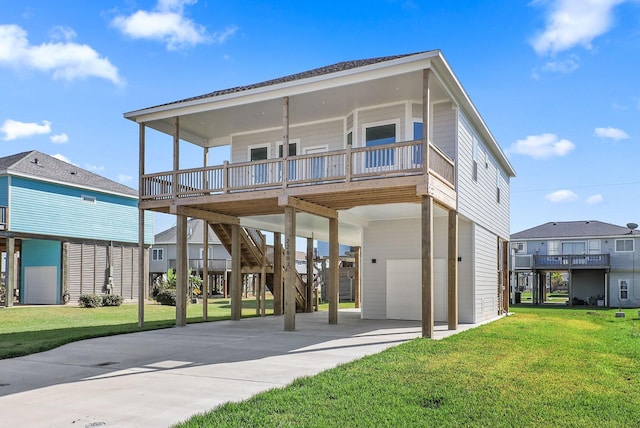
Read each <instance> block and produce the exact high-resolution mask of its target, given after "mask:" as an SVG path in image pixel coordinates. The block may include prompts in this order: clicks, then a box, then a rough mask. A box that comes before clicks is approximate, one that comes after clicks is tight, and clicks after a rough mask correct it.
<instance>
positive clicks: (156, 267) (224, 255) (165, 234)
mask: <svg viewBox="0 0 640 428" xmlns="http://www.w3.org/2000/svg"><path fill="white" fill-rule="evenodd" d="M204 225H205V222H204V221H203V220H200V219H190V220H189V221H188V222H187V258H188V263H189V269H191V273H192V274H194V275H199V276H200V277H202V272H203V267H204V258H203V248H204V247H203V245H204ZM176 242H177V228H176V226H173V227H171V228H169V229H167V230H165V231H162V232H160V233H158V234H156V236H155V238H154V243H153V248H151V251H150V252H149V273H150V274H151V276H152V278H153V277H157V276H158V275H162V274H165V273H166V272H167V270H168V269H175V268H176ZM208 270H209V274H210V275H212V276H213V277H211V278H210V282H211V284H214V283H216V282H219V281H220V280H221V279H224V280H226V273H227V272H228V271H229V270H231V255H230V254H229V252H228V251H227V250H226V248H225V247H224V245H223V244H222V242H220V239H218V236H217V235H216V234H215V233H214V232H213V230H212V229H211V227H209V264H208ZM216 276H222V278H217V277H216Z"/></svg>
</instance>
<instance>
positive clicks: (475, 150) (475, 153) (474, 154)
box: [471, 135, 480, 182]
mask: <svg viewBox="0 0 640 428" xmlns="http://www.w3.org/2000/svg"><path fill="white" fill-rule="evenodd" d="M479 146H480V142H479V141H478V139H477V138H476V137H475V135H474V136H473V147H472V149H471V159H472V162H471V163H472V169H471V179H472V180H473V181H476V182H477V181H478V158H479V157H480V147H479Z"/></svg>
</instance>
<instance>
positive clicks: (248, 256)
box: [211, 223, 307, 312]
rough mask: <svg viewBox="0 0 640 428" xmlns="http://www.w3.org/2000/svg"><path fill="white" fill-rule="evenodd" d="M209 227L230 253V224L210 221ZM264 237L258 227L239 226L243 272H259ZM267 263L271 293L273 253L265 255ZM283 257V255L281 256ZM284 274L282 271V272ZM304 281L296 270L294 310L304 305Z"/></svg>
mask: <svg viewBox="0 0 640 428" xmlns="http://www.w3.org/2000/svg"><path fill="white" fill-rule="evenodd" d="M211 229H213V231H214V232H215V234H216V235H217V236H218V238H219V239H220V242H221V243H222V245H223V246H224V247H225V248H226V250H227V251H228V252H229V254H231V233H232V232H231V230H232V225H230V224H219V223H212V224H211ZM266 248H267V246H266V237H265V236H264V234H262V232H260V231H259V230H258V229H253V228H250V227H241V228H240V266H241V268H242V271H243V273H260V268H261V265H262V259H263V251H264V250H263V249H266ZM264 258H265V260H266V263H267V276H266V278H265V280H266V284H267V288H268V289H269V291H271V293H273V289H274V274H273V269H274V267H273V254H271V257H269V254H268V251H267V255H265V257H264ZM282 259H284V257H282ZM283 275H284V272H283ZM306 286H307V285H306V283H305V281H304V280H303V278H302V276H301V275H300V274H299V273H297V272H296V311H297V312H303V311H304V310H305V307H306V293H305V288H306Z"/></svg>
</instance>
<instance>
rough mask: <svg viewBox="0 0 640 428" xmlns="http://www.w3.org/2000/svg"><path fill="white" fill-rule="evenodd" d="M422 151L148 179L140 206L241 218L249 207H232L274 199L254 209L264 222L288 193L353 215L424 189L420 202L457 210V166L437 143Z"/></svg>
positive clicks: (286, 161)
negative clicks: (208, 210) (205, 209)
mask: <svg viewBox="0 0 640 428" xmlns="http://www.w3.org/2000/svg"><path fill="white" fill-rule="evenodd" d="M423 147H424V144H423V141H422V140H416V141H406V142H398V143H392V144H385V145H377V146H372V147H359V148H352V147H351V146H347V149H345V150H336V151H328V152H322V153H314V154H305V155H298V156H290V157H287V158H275V159H266V160H259V161H252V162H239V163H229V162H225V163H224V164H223V165H216V166H208V167H202V168H190V169H183V170H178V171H165V172H158V173H152V174H144V175H143V176H142V187H141V189H140V198H141V206H144V207H148V208H151V209H156V210H162V207H163V206H165V207H169V206H170V205H171V204H172V203H173V201H177V200H180V203H181V204H185V203H186V202H187V200H188V199H189V198H191V199H192V200H193V202H194V205H203V204H205V205H206V204H216V202H219V203H221V204H222V203H224V208H223V209H222V210H221V212H227V213H229V214H238V213H240V212H242V211H243V210H246V208H247V207H246V202H244V203H243V204H241V205H237V207H236V209H235V210H234V202H235V203H236V204H237V203H238V202H239V201H242V200H245V201H246V200H250V199H256V200H258V199H261V200H263V201H265V200H269V199H270V200H271V201H272V202H271V205H269V203H266V204H263V205H262V206H261V208H258V206H256V205H253V206H252V207H251V209H252V210H254V211H255V210H258V211H261V212H262V213H265V214H267V213H272V212H276V211H279V209H278V202H277V198H278V196H279V195H280V194H282V193H283V190H286V193H287V195H289V196H300V197H303V198H304V199H305V200H307V201H310V202H314V203H317V204H320V205H323V206H328V207H331V208H334V209H348V208H351V207H352V206H355V205H366V204H371V203H393V202H412V201H417V200H419V192H420V189H421V188H422V189H423V192H425V193H423V194H426V193H427V192H428V193H429V194H431V195H433V196H435V197H436V198H437V199H439V200H441V202H444V203H446V204H447V205H452V204H453V205H455V184H454V183H455V165H454V161H453V160H452V159H450V158H449V157H448V156H447V155H446V154H445V153H444V152H442V151H441V150H440V149H439V148H438V147H436V146H435V145H434V144H432V143H429V144H428V145H427V147H428V154H427V156H423ZM425 159H427V160H426V162H425ZM424 164H427V165H428V168H424V167H423V165H424ZM416 189H418V190H416ZM367 190H375V193H373V192H367Z"/></svg>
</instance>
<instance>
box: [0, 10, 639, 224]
mask: <svg viewBox="0 0 640 428" xmlns="http://www.w3.org/2000/svg"><path fill="white" fill-rule="evenodd" d="M431 49H441V50H442V52H443V54H444V56H445V57H446V58H447V60H448V61H449V63H450V64H451V66H452V68H453V70H454V72H455V73H456V74H457V76H458V78H459V79H460V81H461V83H462V85H463V86H464V87H465V89H466V91H467V93H468V94H469V96H470V97H471V99H472V101H473V102H474V104H475V105H476V107H477V108H478V110H479V112H480V113H481V115H482V116H483V118H484V119H485V121H486V123H487V125H488V126H489V128H490V129H491V131H492V132H493V135H494V136H495V138H496V140H497V141H498V142H499V143H500V145H501V146H502V147H503V149H504V150H505V152H506V153H507V154H508V156H509V159H510V161H511V163H512V164H513V166H514V167H515V169H516V171H517V173H518V176H517V177H516V178H515V179H514V180H513V181H512V183H511V189H512V194H511V231H512V232H517V231H521V230H523V229H527V228H529V227H533V226H536V225H538V224H541V223H544V222H547V221H558V220H560V221H561V220H601V221H605V222H609V223H614V224H618V225H625V224H626V223H628V222H635V223H640V192H639V189H640V172H639V170H640V162H639V159H640V154H639V153H638V141H639V138H640V78H639V77H638V76H640V1H638V0H626V1H625V0H532V1H529V2H525V1H522V2H519V1H513V0H503V1H498V0H495V1H465V0H460V1H453V0H450V1H443V0H429V1H417V0H414V1H411V0H368V1H348V0H343V1H323V2H301V1H288V0H280V1H277V2H275V1H271V2H262V1H243V2H230V1H214V0H146V1H141V0H109V1H106V0H95V1H83V2H78V1H77V0H58V1H55V2H52V1H49V0H38V1H36V0H34V1H30V0H21V1H19V2H9V1H7V0H3V1H0V156H6V155H9V154H13V153H18V152H21V151H27V150H32V149H36V150H40V151H42V152H44V153H47V154H50V155H56V156H58V157H61V158H63V159H66V160H67V161H69V162H72V163H74V164H76V165H78V166H80V167H82V168H86V169H89V170H91V171H93V172H96V173H98V174H101V175H104V176H106V177H108V178H111V179H113V180H116V181H119V182H122V183H124V184H126V185H129V186H131V187H133V188H137V172H138V159H137V157H138V141H137V138H138V136H137V135H138V134H137V133H138V130H137V127H136V125H135V124H133V123H131V122H129V121H127V120H125V119H123V118H122V113H124V112H127V111H132V110H136V109H139V108H144V107H150V106H153V105H157V104H162V103H165V102H169V101H175V100H178V99H183V98H187V97H190V96H195V95H200V94H204V93H207V92H211V91H213V90H217V89H224V88H228V87H233V86H239V85H244V84H249V83H255V82H260V81H263V80H268V79H272V78H275V77H279V76H283V75H287V74H292V73H296V72H300V71H304V70H309V69H312V68H315V67H319V66H323V65H328V64H333V63H336V62H339V61H344V60H353V59H364V58H370V57H377V56H385V55H393V54H402V53H411V52H418V51H424V50H431ZM152 145H153V143H151V146H150V147H148V149H147V169H148V170H150V171H161V170H165V169H170V162H171V159H168V158H167V157H166V154H165V153H164V152H163V156H162V157H159V156H155V155H154V153H153V149H152ZM224 153H225V152H224V151H221V152H214V153H213V156H212V158H211V159H210V164H217V163H221V161H222V156H224ZM198 156H201V155H200V152H198ZM216 157H218V159H216ZM197 162H201V160H200V157H198V161H197ZM198 165H199V163H198ZM171 224H172V219H171V218H170V217H166V216H163V217H158V218H157V221H156V232H159V231H161V230H163V229H165V228H167V227H169V226H171Z"/></svg>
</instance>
